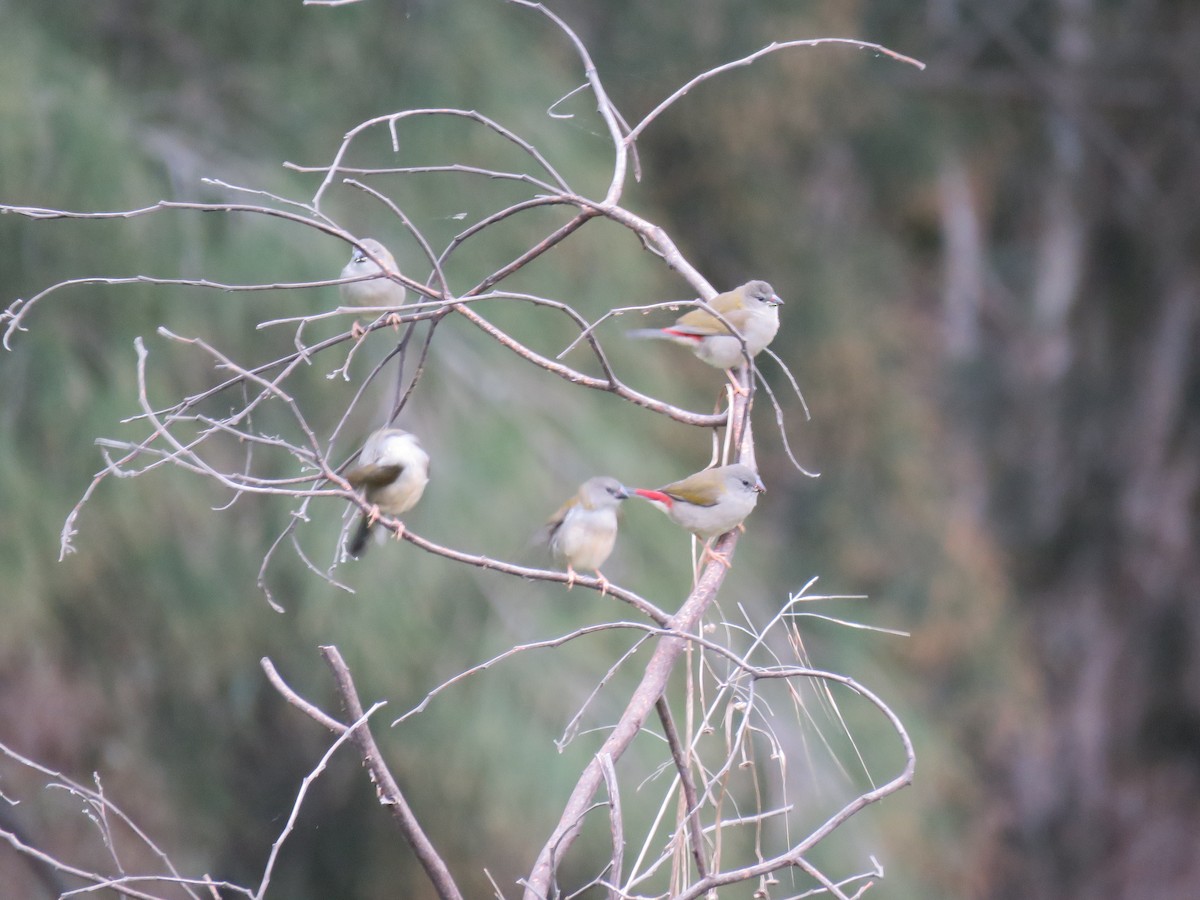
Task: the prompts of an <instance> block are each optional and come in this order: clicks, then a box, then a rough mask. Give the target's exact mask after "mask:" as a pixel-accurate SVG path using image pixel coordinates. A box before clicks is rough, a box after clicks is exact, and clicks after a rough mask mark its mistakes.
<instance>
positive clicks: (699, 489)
mask: <svg viewBox="0 0 1200 900" xmlns="http://www.w3.org/2000/svg"><path fill="white" fill-rule="evenodd" d="M764 491H766V488H765V487H763V483H762V479H760V478H759V477H758V474H757V473H756V472H755V471H754V470H753V469H751V468H750V467H749V466H746V465H742V464H741V463H734V464H733V465H730V466H718V467H717V468H715V469H704V470H703V471H701V472H697V473H696V474H695V475H689V476H688V477H687V478H685V479H683V480H682V481H676V482H674V483H672V484H668V485H666V486H665V487H661V488H659V489H658V490H653V491H652V490H647V489H645V488H636V489H635V490H634V493H635V494H637V495H638V496H639V497H642V498H644V499H646V500H649V501H650V502H651V503H653V504H654V505H655V506H657V507H658V508H659V509H661V510H662V511H663V512H665V513H666V514H667V517H668V518H669V519H670V520H671V521H672V522H674V523H675V524H676V525H679V526H681V527H683V528H684V529H686V530H687V531H690V532H691V533H692V534H694V535H696V537H698V538H700V539H701V540H703V541H708V540H711V539H712V538H715V537H716V536H717V535H719V534H724V533H725V532H727V531H732V530H733V529H734V528H737V527H738V526H740V525H741V524H742V521H743V520H744V519H745V518H746V516H748V515H750V512H751V510H753V509H754V505H755V504H756V503H758V495H759V494H761V493H763V492H764ZM704 555H705V556H708V557H710V558H712V559H715V560H717V561H718V562H721V563H722V564H724V565H725V566H728V565H729V560H727V559H725V558H724V557H722V556H719V555H718V554H716V553H713V552H712V551H711V550H709V549H708V547H707V545H706V546H705V548H704Z"/></svg>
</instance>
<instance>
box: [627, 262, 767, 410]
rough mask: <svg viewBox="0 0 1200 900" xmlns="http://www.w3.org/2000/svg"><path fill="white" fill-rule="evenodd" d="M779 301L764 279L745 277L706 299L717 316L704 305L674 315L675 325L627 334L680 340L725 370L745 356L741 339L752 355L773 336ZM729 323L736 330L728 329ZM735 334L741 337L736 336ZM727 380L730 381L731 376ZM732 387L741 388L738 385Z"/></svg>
mask: <svg viewBox="0 0 1200 900" xmlns="http://www.w3.org/2000/svg"><path fill="white" fill-rule="evenodd" d="M782 303H783V301H782V300H780V299H779V296H778V295H777V294H776V293H775V289H774V288H773V287H771V285H769V284H767V283H766V282H765V281H748V282H746V283H745V284H743V285H742V286H741V287H737V288H734V289H733V290H732V291H726V292H725V293H724V294H718V295H717V296H715V297H713V298H712V299H711V300H709V301H708V305H709V307H711V308H712V309H713V310H715V311H716V312H718V313H720V316H721V317H720V318H718V317H717V316H714V315H713V314H712V313H710V312H709V311H708V310H706V309H693V310H692V311H691V312H689V313H685V314H684V315H682V316H680V317H679V318H678V319H676V320H675V324H674V325H669V326H668V327H666V328H635V329H634V330H633V331H629V332H627V333H626V336H627V337H631V338H634V339H643V338H648V339H650V340H659V341H670V342H671V343H673V344H679V345H680V346H683V347H687V348H688V349H689V350H691V351H692V353H694V354H695V355H696V357H697V358H698V359H700V360H701V361H703V362H706V363H708V364H709V365H710V366H715V367H716V368H718V369H725V370H727V371H728V370H729V369H732V368H734V367H736V366H739V365H741V364H742V362H744V360H745V357H744V356H743V355H742V340H744V341H745V342H746V351H745V352H746V353H747V354H749V356H750V358H751V359H753V358H754V357H755V356H757V355H758V354H759V353H761V352H762V351H763V350H765V349H766V347H767V345H768V344H770V343H771V341H773V340H774V339H775V335H776V334H777V333H778V332H779V307H780V306H781V305H782ZM722 319H724V320H725V321H722ZM731 325H732V326H733V328H734V329H736V331H737V334H735V333H734V332H733V331H731V330H730V326H731ZM738 334H740V335H741V337H742V340H739V339H738V336H737V335H738ZM730 381H733V379H732V377H730ZM735 387H737V389H738V391H739V392H740V391H741V388H740V387H738V386H737V385H735Z"/></svg>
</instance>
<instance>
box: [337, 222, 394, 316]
mask: <svg viewBox="0 0 1200 900" xmlns="http://www.w3.org/2000/svg"><path fill="white" fill-rule="evenodd" d="M371 257H374V258H375V259H372V258H371ZM375 260H379V262H378V263H377V262H375ZM380 264H382V268H381V267H380ZM385 272H386V273H390V274H392V275H398V274H400V269H399V267H398V266H397V265H396V260H395V258H394V257H393V256H392V254H391V253H390V252H389V251H388V248H387V247H385V246H383V244H381V243H379V241H377V240H375V239H374V238H363V239H362V240H361V241H359V243H358V244H357V245H356V246H355V247H354V252H353V254H352V255H351V257H350V262H348V263H346V266H345V268H344V269H342V275H341V277H342V278H361V277H363V276H364V275H379V276H381V277H379V278H373V279H371V280H370V281H356V282H354V283H353V284H343V285H342V286H341V291H342V300H343V301H344V302H345V304H346V305H347V306H403V305H404V300H405V297H406V296H407V291H405V289H404V285H402V284H397V283H396V282H395V281H392V280H391V279H390V278H386V277H383V276H384V273H385Z"/></svg>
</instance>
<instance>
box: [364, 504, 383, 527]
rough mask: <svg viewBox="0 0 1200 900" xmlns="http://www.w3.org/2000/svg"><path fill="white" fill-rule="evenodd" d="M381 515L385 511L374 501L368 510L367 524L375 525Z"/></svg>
mask: <svg viewBox="0 0 1200 900" xmlns="http://www.w3.org/2000/svg"><path fill="white" fill-rule="evenodd" d="M381 515H383V513H381V512H380V511H379V507H378V506H376V505H375V504H373V503H372V504H371V508H370V509H368V510H367V524H368V525H374V524H375V523H376V522H378V521H379V517H380V516H381Z"/></svg>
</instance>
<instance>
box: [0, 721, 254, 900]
mask: <svg viewBox="0 0 1200 900" xmlns="http://www.w3.org/2000/svg"><path fill="white" fill-rule="evenodd" d="M0 754H3V755H4V756H7V757H8V758H9V759H11V760H13V762H15V763H17V764H18V765H20V766H23V767H25V768H27V769H30V770H32V771H34V772H37V773H38V774H40V775H42V776H43V777H45V778H47V779H49V782H48V786H49V787H57V788H60V789H62V790H65V791H67V792H68V793H69V794H72V795H73V796H75V797H78V798H79V799H81V800H82V801H83V802H84V803H85V804H86V805H87V806H89V807H91V808H92V809H97V808H103V809H104V810H105V811H106V817H107V814H108V813H111V814H112V815H114V816H116V817H117V819H118V820H119V821H120V822H121V824H122V825H124V826H125V827H126V828H128V829H129V830H130V832H132V833H133V835H134V836H135V837H136V838H137V839H138V840H139V841H141V842H142V844H144V845H145V846H146V848H147V849H148V850H150V852H151V853H153V854H154V855H155V856H156V857H158V859H159V860H160V861H161V862H162V864H163V866H164V867H165V868H166V870H167V871H168V872H169V873H170V875H169V876H162V877H161V878H156V879H154V880H170V881H173V882H176V883H180V884H183V885H184V886H185V887H184V889H185V890H186V891H187V893H188V894H189V895H190V896H191V897H193V898H196V894H195V893H193V892H192V891H191V890H190V889H188V888H187V887H186V885H187V884H196V883H198V882H196V881H192V880H189V879H185V878H183V876H181V875H180V874H179V870H178V869H176V868H175V864H174V863H172V862H171V859H170V857H168V856H167V854H166V853H165V852H163V850H162V849H161V848H160V847H159V846H158V845H157V844H156V843H155V842H154V841H153V840H151V838H150V836H149V835H148V834H146V832H144V831H143V830H142V829H141V828H140V827H138V825H137V823H136V822H134V821H133V819H132V818H130V817H129V816H128V815H127V814H126V813H125V811H124V810H122V809H121V808H120V807H119V806H117V805H116V804H115V803H113V802H112V801H111V800H109V799H108V798H107V797H104V796H103V795H102V794H100V793H99V792H97V791H93V790H92V789H91V788H87V787H84V786H83V785H82V784H80V783H78V782H76V781H74V780H72V779H70V778H68V777H67V776H66V775H64V774H62V773H61V772H58V771H56V770H54V769H51V768H49V767H47V766H44V765H42V764H41V763H39V762H35V761H34V760H32V759H29V758H28V757H26V756H23V755H22V754H20V753H18V752H17V751H15V750H13V749H12V748H11V747H9V746H8V745H7V744H4V743H0ZM93 821H95V819H93ZM0 837H2V838H4V839H5V840H6V841H8V843H9V844H10V845H11V846H12V847H13V848H14V849H15V850H17V851H18V852H20V853H22V854H25V855H26V856H29V857H30V858H32V859H36V860H38V861H39V862H41V863H43V864H45V865H47V866H49V867H51V868H52V869H54V870H56V871H59V872H63V873H65V874H68V875H73V876H75V877H78V878H82V879H84V880H88V881H91V882H92V883H93V884H100V883H107V882H108V880H109V879H108V877H107V876H104V875H101V874H99V873H98V872H89V871H87V870H84V869H79V868H76V867H74V866H71V865H68V864H67V863H65V862H63V861H62V860H59V859H56V858H54V857H52V856H50V855H49V854H46V853H44V852H43V851H41V850H38V849H37V848H35V847H31V846H29V845H27V844H25V843H24V842H23V841H21V840H20V837H19V836H18V835H17V834H16V833H15V832H13V831H7V830H4V829H0ZM227 886H228V887H230V888H231V889H233V888H235V887H236V886H235V885H227ZM115 887H116V889H117V890H118V891H119V892H120V893H123V894H125V895H126V896H129V897H146V898H151V900H156V898H153V897H152V895H148V894H143V893H141V892H140V891H133V890H125V889H122V888H120V886H115ZM247 893H249V892H247ZM197 900H198V898H197Z"/></svg>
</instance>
